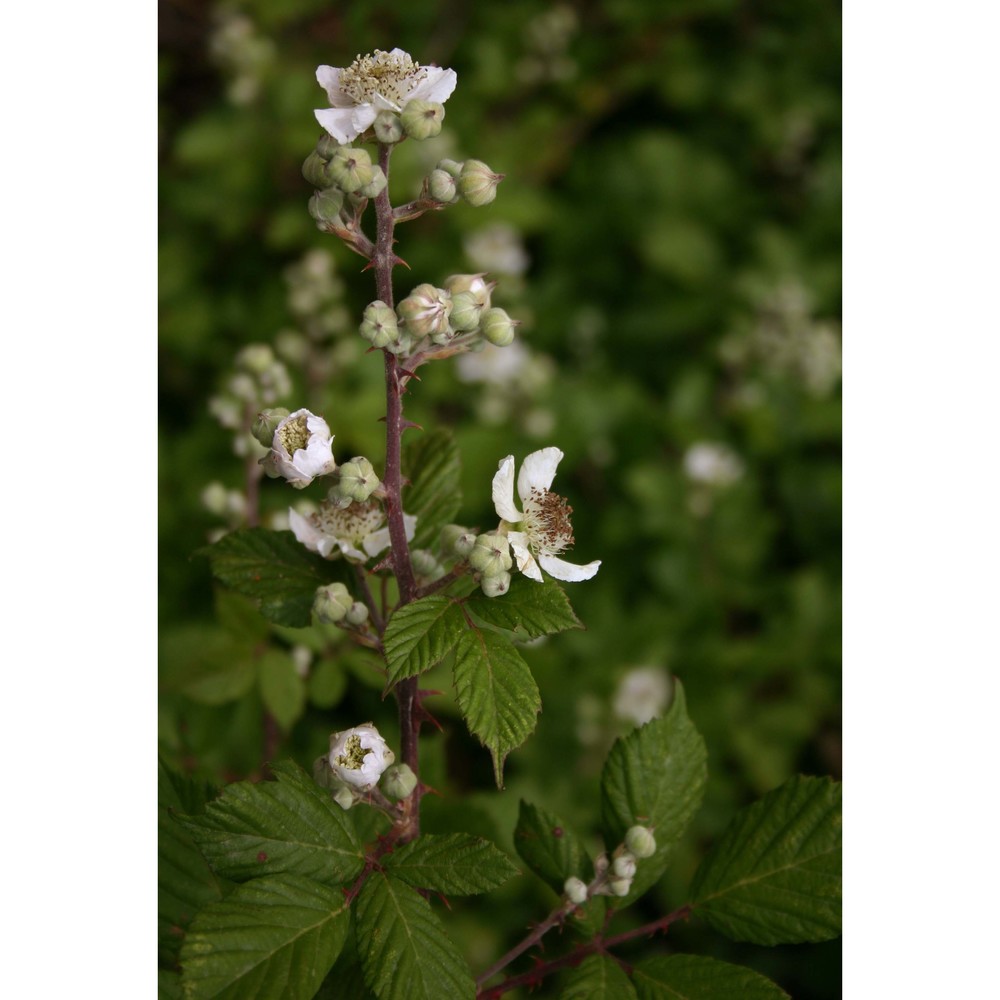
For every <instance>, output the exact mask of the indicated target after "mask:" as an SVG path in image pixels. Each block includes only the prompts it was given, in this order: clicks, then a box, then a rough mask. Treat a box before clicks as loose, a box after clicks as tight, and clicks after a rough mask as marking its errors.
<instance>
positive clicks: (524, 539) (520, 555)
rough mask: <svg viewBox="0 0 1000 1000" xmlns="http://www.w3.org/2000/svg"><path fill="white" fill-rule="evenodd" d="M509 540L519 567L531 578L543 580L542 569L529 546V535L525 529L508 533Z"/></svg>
mask: <svg viewBox="0 0 1000 1000" xmlns="http://www.w3.org/2000/svg"><path fill="white" fill-rule="evenodd" d="M507 541H508V542H510V547H511V548H512V549H513V550H514V560H515V562H516V563H517V568H518V569H519V570H520V571H521V572H522V573H523V574H524V575H525V576H526V577H528V578H529V579H532V580H535V581H537V582H538V583H541V582H542V571H541V570H540V569H539V568H538V563H536V562H535V557H534V556H533V555H532V554H531V550H530V549H529V548H528V536H527V535H526V534H525V533H524V532H523V531H511V532H508V534H507Z"/></svg>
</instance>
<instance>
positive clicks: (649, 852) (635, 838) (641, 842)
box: [625, 826, 656, 858]
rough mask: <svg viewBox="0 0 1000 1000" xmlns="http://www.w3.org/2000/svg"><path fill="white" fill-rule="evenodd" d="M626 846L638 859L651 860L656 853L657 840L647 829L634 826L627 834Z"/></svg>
mask: <svg viewBox="0 0 1000 1000" xmlns="http://www.w3.org/2000/svg"><path fill="white" fill-rule="evenodd" d="M625 846H626V847H627V848H628V849H629V850H630V851H631V852H632V853H633V854H634V855H635V856H636V857H637V858H651V857H652V856H653V855H654V854H655V853H656V838H655V837H654V836H653V833H652V831H651V830H648V829H647V828H646V827H644V826H633V827H630V828H629V830H628V832H627V833H626V834H625Z"/></svg>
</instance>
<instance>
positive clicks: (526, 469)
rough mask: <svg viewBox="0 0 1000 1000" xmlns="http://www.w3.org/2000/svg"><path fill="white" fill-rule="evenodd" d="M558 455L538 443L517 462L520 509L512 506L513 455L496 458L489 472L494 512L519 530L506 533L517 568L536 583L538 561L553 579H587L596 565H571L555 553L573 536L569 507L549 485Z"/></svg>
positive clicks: (567, 546) (598, 563)
mask: <svg viewBox="0 0 1000 1000" xmlns="http://www.w3.org/2000/svg"><path fill="white" fill-rule="evenodd" d="M562 457H563V453H562V452H561V451H560V450H559V449H558V448H542V450H541V451H533V452H532V453H531V454H530V455H528V456H527V457H526V458H525V460H524V461H523V462H522V463H521V471H520V473H519V474H518V477H517V494H518V496H519V497H520V498H521V504H522V506H523V507H524V513H523V514H522V513H521V512H520V511H518V509H517V508H516V507H515V506H514V456H513V455H508V456H507V457H506V458H505V459H504V460H503V461H502V462H501V463H500V467H499V468H498V470H497V473H496V475H495V476H494V477H493V505H494V506H495V507H496V511H497V514H499V515H500V517H501V518H502V519H503V520H504V521H506V522H508V524H510V525H516V524H520V525H521V530H520V531H508V532H507V538H508V539H509V541H510V547H511V548H512V549H513V550H514V558H515V559H516V560H517V568H518V569H519V570H520V571H521V572H522V573H523V574H524V575H525V576H527V577H530V578H531V579H532V580H537V581H538V582H539V583H541V582H542V572H541V569H539V568H538V567H539V565H541V568H542V569H544V570H545V571H546V572H547V573H548V574H549V575H550V576H554V577H555V578H556V579H557V580H566V581H573V582H575V581H578V580H589V579H590V578H591V577H592V576H593V575H594V574H595V573H596V572H597V570H598V567H599V566H600V565H601V562H600V560H599V559H598V560H597V561H595V562H591V563H587V565H586V566H577V565H575V564H574V563H568V562H565V561H564V560H562V559H560V558H559V553H560V552H564V551H565V550H566V549H568V548H569V547H570V546H571V545H572V544H573V541H574V539H573V528H572V526H571V525H570V523H569V516H570V514H572V513H573V508H572V507H570V506H569V505H568V504H567V503H566V500H565V498H563V497H561V496H559V495H558V494H557V493H552V492H551V491H550V490H549V487H550V486H551V485H552V480H553V479H554V478H555V475H556V467H557V466H558V465H559V463H560V461H562ZM536 560H537V561H536Z"/></svg>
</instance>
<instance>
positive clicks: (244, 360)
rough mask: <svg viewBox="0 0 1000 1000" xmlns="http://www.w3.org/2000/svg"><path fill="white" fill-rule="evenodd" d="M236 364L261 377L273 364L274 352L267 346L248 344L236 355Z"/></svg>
mask: <svg viewBox="0 0 1000 1000" xmlns="http://www.w3.org/2000/svg"><path fill="white" fill-rule="evenodd" d="M236 363H237V365H239V366H240V368H243V369H245V370H246V371H248V372H251V373H252V374H254V375H263V374H264V373H265V372H266V371H267V370H268V368H270V367H271V365H273V364H274V351H272V350H271V348H270V347H268V345H267V344H248V345H247V346H246V347H244V348H243V350H242V351H240V353H239V354H237V355H236Z"/></svg>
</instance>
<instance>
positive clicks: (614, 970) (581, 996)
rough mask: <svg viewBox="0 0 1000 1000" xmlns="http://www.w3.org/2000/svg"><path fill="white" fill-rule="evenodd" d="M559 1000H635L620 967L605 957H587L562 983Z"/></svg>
mask: <svg viewBox="0 0 1000 1000" xmlns="http://www.w3.org/2000/svg"><path fill="white" fill-rule="evenodd" d="M559 996H560V998H561V1000H636V994H635V988H634V987H633V986H632V983H631V982H630V980H629V978H628V976H627V975H626V974H625V971H624V970H623V969H622V967H621V966H620V965H619V964H618V963H617V962H616V961H615V960H614V959H613V958H609V957H608V956H606V955H589V956H588V957H587V958H585V959H584V960H583V961H582V962H581V963H580V964H579V965H578V966H577V967H576V968H575V969H574V970H573V971H572V972H571V973H570V974H569V975H568V976H567V977H566V979H565V982H564V985H563V988H562V990H561V991H560V993H559Z"/></svg>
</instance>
